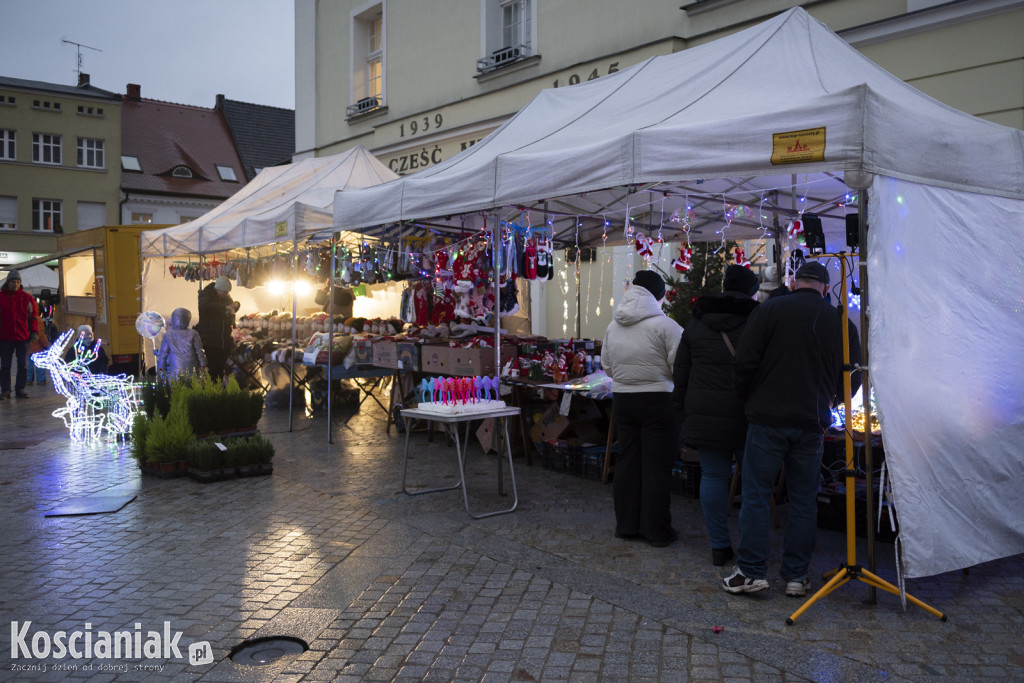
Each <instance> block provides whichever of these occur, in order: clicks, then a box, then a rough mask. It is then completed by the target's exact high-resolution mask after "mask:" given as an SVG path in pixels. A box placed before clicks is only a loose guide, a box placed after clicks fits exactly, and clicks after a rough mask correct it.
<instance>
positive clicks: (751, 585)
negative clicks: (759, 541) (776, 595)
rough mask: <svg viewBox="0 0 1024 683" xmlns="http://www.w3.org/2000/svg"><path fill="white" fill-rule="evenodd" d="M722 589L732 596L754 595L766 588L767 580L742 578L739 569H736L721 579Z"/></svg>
mask: <svg viewBox="0 0 1024 683" xmlns="http://www.w3.org/2000/svg"><path fill="white" fill-rule="evenodd" d="M722 588H723V589H725V591H726V592H729V593H733V594H734V595H738V594H739V593H756V592H758V591H763V590H764V589H766V588H768V580H767V579H752V578H750V577H749V576H744V575H743V572H741V571H740V568H739V567H736V569H735V571H733V573H732V574H730V575H729V576H727V577H725V578H724V579H722Z"/></svg>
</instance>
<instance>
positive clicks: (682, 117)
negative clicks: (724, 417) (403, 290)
mask: <svg viewBox="0 0 1024 683" xmlns="http://www.w3.org/2000/svg"><path fill="white" fill-rule="evenodd" d="M787 134H788V135H787ZM804 147H806V149H802V148H804ZM787 148H793V149H792V150H789V151H787ZM773 153H774V154H773ZM1022 157H1024V133H1022V132H1021V131H1018V130H1014V129H1010V128H1007V127H1004V126H1000V125H997V124H994V123H990V122H987V121H984V120H981V119H978V118H975V117H972V116H970V115H968V114H965V113H963V112H960V111H957V110H955V109H952V108H950V107H948V106H946V105H944V104H942V103H940V102H938V101H937V100H934V99H932V98H930V97H928V96H927V95H924V94H923V93H921V92H919V91H917V90H915V89H913V88H912V87H910V86H908V85H907V84H906V83H904V82H903V81H901V80H899V79H898V78H896V77H895V76H893V75H891V74H889V73H888V72H886V71H884V70H883V69H881V68H880V67H878V66H877V65H875V64H874V63H873V62H871V61H870V60H868V59H867V58H866V57H864V56H863V55H861V54H860V53H859V52H857V51H856V50H855V49H854V48H853V47H851V46H850V45H848V44H847V43H846V42H845V41H843V40H842V38H840V37H838V36H837V35H835V34H834V33H833V32H832V31H830V30H829V29H828V27H826V26H824V25H823V24H821V23H820V22H818V21H817V20H815V19H814V18H812V17H811V16H810V15H808V14H807V12H806V11H804V10H803V9H801V8H799V7H798V8H794V9H791V10H789V11H787V12H785V13H783V14H780V15H779V16H777V17H775V18H773V19H771V20H769V21H766V22H764V23H762V24H759V25H757V26H754V27H752V28H749V29H747V30H745V31H742V32H740V33H737V34H734V35H731V36H728V37H725V38H722V39H720V40H717V41H714V42H712V43H708V44H705V45H701V46H698V47H694V48H691V49H688V50H685V51H682V52H678V53H675V54H671V55H665V56H660V57H652V58H650V59H648V60H647V61H645V62H642V63H640V64H638V65H636V66H633V67H631V68H629V69H625V70H623V71H620V72H618V73H615V74H612V75H609V76H603V77H601V78H599V79H596V80H593V81H589V82H585V83H581V84H578V85H574V86H570V87H564V88H557V89H548V90H544V91H543V92H541V93H540V94H539V95H538V96H537V97H536V98H535V99H534V100H533V101H532V102H530V103H529V104H528V105H527V106H526V107H525V108H524V109H523V110H522V111H520V112H519V113H518V114H517V115H516V116H515V117H513V118H512V119H511V120H509V121H508V122H507V123H506V124H505V125H503V126H502V127H501V128H499V129H498V130H496V131H495V132H494V133H492V134H491V135H490V136H488V137H487V138H485V139H484V140H483V141H481V142H479V143H477V144H476V145H474V146H472V147H471V148H469V149H467V150H465V151H464V152H462V153H461V154H459V155H457V156H455V157H452V158H451V159H448V160H447V161H445V162H443V163H441V164H438V165H437V166H433V167H430V168H427V169H424V170H422V171H420V172H418V173H416V174H415V175H412V176H408V177H404V178H401V179H400V180H396V181H393V182H390V183H385V184H383V185H378V186H376V187H373V188H370V189H367V190H363V191H360V192H354V193H353V192H345V193H339V194H338V195H336V197H335V201H334V225H335V227H336V228H340V229H356V228H364V227H368V226H376V225H379V224H384V223H389V222H394V221H399V220H412V221H425V220H432V221H434V222H435V223H443V222H444V220H445V218H444V217H448V216H456V215H458V214H465V213H470V212H480V211H487V210H490V209H498V208H502V207H504V208H506V209H510V210H509V211H507V212H506V213H505V214H504V216H503V218H511V217H512V216H513V215H514V210H515V209H517V208H523V207H525V208H529V209H532V210H534V211H536V212H537V214H538V215H535V216H532V217H531V220H532V223H533V225H537V222H538V219H539V220H551V219H554V220H555V223H554V225H555V228H556V236H557V235H558V233H559V232H561V233H562V236H563V237H565V238H568V237H569V236H568V234H567V231H566V228H567V227H568V228H571V229H570V230H568V232H571V233H575V231H576V228H577V226H576V223H577V222H578V221H576V220H575V218H574V217H575V216H579V215H582V216H587V217H590V219H589V220H584V221H582V225H581V226H580V229H581V231H582V232H583V234H582V235H581V236H580V237H581V239H580V241H581V242H593V241H594V240H595V239H596V238H600V237H601V235H602V234H603V232H604V230H603V225H602V223H603V222H602V221H595V220H593V218H592V217H594V216H601V215H602V214H604V215H605V217H606V218H608V219H612V218H614V219H615V220H616V221H620V222H621V221H622V220H623V219H624V218H625V211H626V207H627V206H629V207H631V208H630V210H629V213H630V217H631V218H633V219H634V220H637V216H642V215H643V214H644V212H645V210H646V213H647V214H648V217H647V219H646V222H647V224H654V225H659V224H660V222H661V221H660V215H661V213H662V212H664V214H665V216H666V217H668V216H670V215H671V214H672V213H673V212H674V211H675V210H676V209H680V208H683V209H684V211H685V207H686V206H690V207H692V210H693V211H694V214H693V217H694V219H695V220H694V221H693V223H692V225H689V226H687V227H689V228H692V229H693V231H692V232H691V236H692V237H695V238H697V239H716V238H717V237H719V236H721V230H722V228H723V225H722V223H723V221H722V218H723V215H724V214H725V213H727V211H723V207H722V197H721V195H722V193H726V194H728V196H729V198H730V200H731V201H732V202H733V203H734V205H744V204H745V205H747V206H749V207H752V208H754V209H755V210H754V211H752V212H751V213H753V214H755V219H754V220H751V219H750V217H748V216H740V217H739V220H729V221H728V227H729V228H733V229H734V230H733V232H732V233H730V234H731V235H732V236H733V238H735V239H742V238H750V237H755V236H759V235H762V234H763V231H762V230H761V228H762V227H763V221H762V220H761V219H759V218H756V214H757V211H756V208H758V207H763V208H776V209H780V210H781V211H782V212H783V213H784V214H786V213H789V214H795V213H796V212H797V211H800V210H811V209H812V208H817V207H818V206H820V207H828V206H830V207H832V208H835V206H836V203H837V202H836V198H837V197H839V198H841V197H843V195H844V194H845V193H846V186H847V185H849V186H850V187H856V186H862V185H863V183H864V182H865V180H864V179H865V178H866V177H867V176H866V175H865V174H881V175H886V176H891V177H896V178H902V179H906V180H912V181H916V182H923V183H927V184H930V185H933V186H939V187H948V188H954V189H960V190H968V191H974V192H983V193H986V194H994V195H1000V196H1006V197H1014V198H1022V197H1024V172H1022V163H1021V159H1022ZM950 159H957V160H959V161H960V162H961V163H959V164H950V163H949V160H950ZM793 174H800V176H799V177H800V178H805V177H806V178H807V180H806V187H803V188H801V189H800V191H799V192H798V193H797V194H800V195H804V194H806V196H807V197H808V202H807V203H805V205H799V206H794V205H792V204H791V203H790V202H789V201H787V198H788V196H789V195H788V193H789V191H790V188H792V186H793V185H794V184H799V183H794V182H793ZM805 174H807V175H805ZM844 176H845V179H847V180H850V179H851V178H856V179H857V182H850V183H846V184H845V185H844V183H843V182H842V181H843V180H844ZM780 188H785V191H786V193H787V194H786V196H785V197H779V198H776V195H775V194H774V191H775V190H778V189H780ZM638 190H639V192H638ZM644 190H650V192H648V193H645V192H644ZM665 193H668V195H669V196H668V197H665ZM776 199H778V201H776ZM559 217H561V219H559ZM834 217H836V218H841V217H842V216H841V213H836V214H835V216H834ZM459 220H460V224H461V225H465V224H466V223H465V218H460V219H459ZM559 220H561V226H560V225H559V222H558V221H559ZM449 222H450V221H449ZM559 227H561V228H562V230H561V231H559ZM743 228H745V230H744V229H743ZM572 237H573V238H574V237H575V235H574V234H573V236H572ZM567 241H572V240H571V239H567Z"/></svg>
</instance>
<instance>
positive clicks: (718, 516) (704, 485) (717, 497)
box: [698, 448, 743, 548]
mask: <svg viewBox="0 0 1024 683" xmlns="http://www.w3.org/2000/svg"><path fill="white" fill-rule="evenodd" d="M742 454H743V452H742V451H740V452H738V453H737V455H738V456H740V457H738V458H737V462H742ZM698 455H699V456H700V507H701V509H703V510H704V524H705V525H706V526H707V528H708V540H709V541H710V542H711V547H712V548H731V547H732V539H731V538H730V537H729V525H728V523H727V522H726V518H727V517H728V516H729V502H730V501H729V484H730V483H731V482H732V456H733V452H732V451H719V450H714V449H710V448H701V449H700V450H699V452H698ZM737 467H739V465H737Z"/></svg>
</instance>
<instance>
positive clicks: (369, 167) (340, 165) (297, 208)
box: [141, 147, 397, 400]
mask: <svg viewBox="0 0 1024 683" xmlns="http://www.w3.org/2000/svg"><path fill="white" fill-rule="evenodd" d="M395 177H397V176H395V174H394V173H393V172H391V171H390V169H388V168H387V167H386V166H384V165H383V164H381V163H380V162H379V161H377V159H376V158H374V157H373V156H372V155H371V154H369V153H368V152H367V151H366V150H365V149H364V148H362V147H356V148H353V149H351V150H349V151H347V152H345V153H343V154H339V155H336V156H332V157H324V158H318V159H306V160H303V161H299V162H296V163H293V164H288V165H285V166H276V167H272V168H267V169H264V170H263V171H261V172H260V173H259V174H258V175H257V177H256V178H255V179H254V180H253V181H252V182H251V183H249V184H248V185H246V186H245V187H244V188H242V190H240V191H239V192H238V193H237V194H235V195H234V196H232V197H231V198H229V199H228V200H226V201H225V202H224V203H222V204H221V205H219V206H218V207H216V208H215V209H213V210H212V211H210V212H208V213H207V214H205V215H204V216H202V217H200V218H198V219H196V220H194V221H190V222H188V223H184V224H182V225H179V226H174V227H171V228H166V229H163V230H156V231H152V232H151V233H150V234H148V235H146V239H145V240H143V241H142V245H141V255H142V259H143V275H142V309H143V310H144V311H155V312H158V313H161V314H162V315H164V316H165V317H169V314H170V312H171V311H172V310H173V309H174V308H177V307H179V306H180V307H184V308H188V309H190V311H192V312H193V318H192V319H193V320H196V319H197V318H198V316H197V315H196V310H197V309H196V291H197V289H200V288H201V287H202V286H203V284H204V283H209V282H210V281H212V280H215V279H216V278H218V277H220V276H225V277H228V278H229V279H231V280H232V281H233V282H234V283H235V287H233V289H232V292H231V293H232V297H233V299H234V300H235V301H237V302H238V303H239V316H238V317H239V320H240V322H241V323H242V324H241V325H239V326H238V327H237V329H236V341H237V342H241V343H240V344H238V345H237V347H236V348H238V349H240V353H242V354H244V356H245V357H244V358H236V360H237V361H239V363H240V364H242V365H243V366H244V367H246V368H247V371H246V372H247V374H248V375H249V376H250V377H252V378H258V377H259V376H260V374H261V373H260V372H259V368H256V369H255V370H254V369H253V366H254V365H259V364H260V363H262V362H263V361H264V359H265V358H267V357H269V355H270V353H271V352H276V353H277V354H278V356H277V358H276V360H278V361H285V362H287V363H288V368H287V376H288V382H289V384H290V383H291V381H292V379H294V378H295V377H296V376H298V374H300V373H301V369H300V373H296V370H295V367H294V363H295V360H294V355H295V353H296V349H298V348H301V346H300V340H301V341H302V342H304V341H305V340H306V339H308V338H309V337H310V336H311V334H312V333H313V332H314V331H318V330H325V329H329V330H330V331H332V332H334V331H337V332H341V331H342V326H343V323H344V322H345V321H344V320H340V319H333V318H332V319H331V320H330V321H328V320H327V318H328V314H324V313H323V312H322V308H323V307H322V304H320V303H318V302H317V301H316V291H317V289H318V288H322V287H323V286H324V285H325V284H326V283H327V282H329V281H330V280H331V276H330V274H329V273H328V270H327V268H328V266H329V265H330V263H331V259H332V257H333V255H334V253H335V252H336V250H337V249H339V248H341V249H344V250H346V251H351V252H358V253H359V256H360V257H359V258H353V259H352V262H353V263H355V264H359V267H360V272H359V273H358V277H355V278H353V280H352V281H351V282H349V283H348V284H352V285H357V286H364V287H365V286H367V285H369V284H373V283H375V282H376V281H377V279H376V278H377V276H378V274H380V269H379V268H377V267H375V268H374V269H373V274H372V277H371V273H370V272H368V271H363V265H364V264H366V261H367V259H364V258H362V253H363V251H364V250H366V252H367V254H368V255H370V256H373V257H374V258H375V255H376V250H377V248H378V247H379V244H378V241H377V240H372V246H371V244H369V243H367V242H366V241H364V240H361V239H360V238H359V237H358V236H349V237H346V238H343V239H342V241H341V244H340V246H339V243H338V242H337V241H336V240H334V239H331V240H330V241H329V242H325V239H324V237H325V236H324V235H322V234H321V233H322V232H323V231H325V230H326V231H327V233H328V234H329V233H330V225H331V202H332V200H333V196H334V193H335V192H336V191H338V190H346V189H352V188H362V187H366V186H369V185H373V184H377V183H381V182H384V181H386V180H390V179H393V178H395ZM375 266H376V264H375ZM383 279H384V278H383V276H382V277H381V280H382V281H383ZM362 293H364V294H365V293H366V292H365V291H364V292H362ZM381 294H382V295H386V292H381ZM385 298H386V296H385ZM363 299H364V300H367V301H369V297H363ZM361 307H362V308H365V309H373V308H374V305H373V303H368V304H363V305H362V306H361ZM353 315H354V311H353V312H351V313H350V314H349V316H348V317H352V316H353ZM157 341H158V340H157ZM290 397H291V394H290V393H289V400H290Z"/></svg>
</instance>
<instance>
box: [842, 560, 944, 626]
mask: <svg viewBox="0 0 1024 683" xmlns="http://www.w3.org/2000/svg"><path fill="white" fill-rule="evenodd" d="M860 574H861V576H860V577H859V578H860V580H861V581H863V582H864V583H866V584H868V585H869V586H874V587H875V588H881V589H882V590H884V591H888V592H889V593H892V594H893V595H899V594H900V591H899V589H898V588H896V586H894V585H892V584H891V583H889V582H888V581H886V580H885V579H883V578H881V577H879V576H876V575H875V574H872V573H871V572H869V571H868V570H867V569H861V570H860ZM906 596H907V600H908V601H910V602H911V603H912V604H914V605H917V606H918V607H920V608H921V609H923V610H924V611H925V612H928V613H929V614H932V615H934V616H936V617H938V618H939V619H941V620H942V621H946V620H947V619H948V617H947V616H946V615H945V614H943V613H942V612H940V611H939V610H937V609H935V608H934V607H932V606H931V605H926V604H925V603H923V602H921V601H920V600H918V599H917V598H915V597H914V596H913V595H911V594H910V593H907V594H906Z"/></svg>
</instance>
